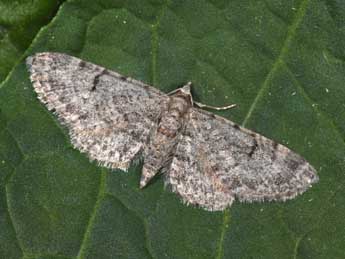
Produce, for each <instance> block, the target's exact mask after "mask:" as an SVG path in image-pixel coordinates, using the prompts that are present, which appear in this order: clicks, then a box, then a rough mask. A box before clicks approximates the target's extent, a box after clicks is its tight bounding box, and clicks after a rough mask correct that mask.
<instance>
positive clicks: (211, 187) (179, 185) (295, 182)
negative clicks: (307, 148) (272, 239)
mask: <svg viewBox="0 0 345 259" xmlns="http://www.w3.org/2000/svg"><path fill="white" fill-rule="evenodd" d="M317 180H318V177H317V175H316V174H315V170H314V169H313V168H312V167H311V166H310V165H309V164H308V163H307V162H306V161H305V160H304V159H303V158H302V157H301V156H299V155H297V154H296V153H294V152H292V151H291V150H289V149H288V148H286V147H285V146H283V145H280V144H278V143H276V142H274V141H272V140H270V139H267V138H265V137H263V136H261V135H259V134H257V133H254V132H252V131H250V130H247V129H244V128H242V127H239V126H238V125H236V124H234V123H233V122H231V121H228V120H226V119H224V118H222V117H219V116H216V115H214V114H211V113H208V112H206V111H202V110H199V109H194V108H193V109H191V111H190V113H189V118H188V119H187V122H186V128H185V130H184V131H183V133H182V135H181V137H180V141H179V144H178V146H177V150H176V154H175V157H174V158H173V161H172V164H171V168H170V171H169V172H168V173H167V175H166V183H167V184H168V185H170V186H171V188H172V191H174V192H176V193H178V194H179V195H180V196H181V197H182V199H183V201H184V202H186V203H188V204H195V205H199V206H201V207H203V208H205V209H207V210H223V209H225V208H226V207H228V206H231V204H232V202H233V201H234V199H235V198H237V199H238V200H240V201H247V202H252V201H264V200H268V201H272V200H283V201H284V200H287V199H291V198H293V197H295V196H296V195H297V194H299V193H302V192H304V191H305V190H306V189H307V188H308V187H309V186H310V185H311V184H312V183H315V182H317Z"/></svg>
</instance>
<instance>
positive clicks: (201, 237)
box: [0, 0, 345, 259]
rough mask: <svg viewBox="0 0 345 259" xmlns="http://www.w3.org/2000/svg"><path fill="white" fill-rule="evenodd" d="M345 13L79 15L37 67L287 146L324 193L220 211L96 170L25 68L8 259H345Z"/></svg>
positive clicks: (325, 5) (14, 93) (13, 145)
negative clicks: (96, 77) (170, 96)
mask: <svg viewBox="0 0 345 259" xmlns="http://www.w3.org/2000/svg"><path fill="white" fill-rule="evenodd" d="M344 17H345V5H344V3H343V1H340V0H338V1H337V0H329V1H326V0H324V1H321V0H318V1H317V0H299V1H298V0H294V1H291V0H288V1H286V0H279V1H277V0H274V1H273V0H271V1H268V0H266V1H254V0H252V1H250V0H241V1H239V0H238V1H221V0H219V1H216V0H209V1H206V0H205V1H204V0H201V1H200V0H199V1H197V0H195V1H159V0H151V1H149V0H145V1H143V0H141V1H139V0H138V1H135V0H131V1H110V0H108V1H107V0H97V1H86V0H84V1H83V0H71V1H67V2H65V3H64V4H63V5H62V7H61V8H60V10H59V12H58V13H57V15H56V16H55V18H54V19H53V21H52V22H51V23H49V25H48V26H46V27H45V28H43V29H42V30H41V31H40V32H39V34H38V35H37V36H36V38H35V40H34V42H33V44H32V45H31V47H30V48H29V49H28V51H27V53H26V54H27V55H30V54H33V53H36V52H41V51H58V52H64V53H67V54H70V55H74V56H77V57H80V58H82V59H85V60H88V61H91V62H93V63H96V64H99V65H102V66H104V67H107V68H109V69H112V70H115V71H118V72H120V73H122V74H124V75H128V76H131V77H133V78H135V79H138V80H142V81H144V82H146V83H149V84H152V85H154V86H156V87H157V88H159V89H161V90H163V91H165V92H169V91H171V90H174V89H176V87H177V86H179V85H181V84H183V83H185V82H187V81H192V82H193V83H194V89H193V94H194V98H195V99H196V100H197V101H200V102H203V103H206V104H209V105H217V106H221V105H226V104H229V103H236V104H238V107H237V108H236V109H232V110H229V111H223V112H218V114H219V115H221V116H224V117H226V118H229V119H231V120H233V121H235V122H237V123H239V124H242V125H243V126H245V127H248V128H250V129H253V130H255V131H257V132H259V133H261V134H263V135H265V136H267V137H269V138H272V139H274V140H276V141H278V142H280V143H282V144H285V145H287V146H288V147H289V148H291V149H292V150H294V151H296V152H297V153H300V154H301V155H302V156H303V157H305V158H306V159H307V160H308V161H309V162H310V163H311V164H312V165H313V166H314V167H315V168H316V169H317V171H318V174H319V177H320V182H319V183H318V184H316V185H315V186H313V188H311V189H310V190H308V191H307V192H306V193H305V194H303V195H301V196H298V197H297V198H296V199H294V200H292V201H288V202H285V203H274V202H272V203H253V204H240V203H239V202H235V204H234V205H233V206H232V207H231V208H230V209H228V210H226V211H225V212H214V213H211V212H206V211H203V210H201V209H198V208H193V207H187V206H185V205H183V204H181V203H180V201H179V199H178V198H177V197H176V195H175V194H173V193H170V192H168V191H167V190H165V189H164V186H163V183H162V180H161V179H158V180H157V181H155V182H153V183H152V184H151V185H150V186H148V187H147V188H146V189H144V190H140V189H139V179H140V170H141V165H137V166H133V167H131V169H130V170H129V172H128V173H124V172H120V171H110V170H106V169H104V168H100V167H98V166H97V165H96V164H95V163H90V162H89V161H88V159H87V158H86V157H85V155H83V154H80V153H79V152H78V151H77V150H74V149H73V148H72V146H71V144H70V142H69V138H68V134H67V131H66V129H65V128H64V127H62V126H61V125H59V124H58V122H57V120H56V117H55V116H54V115H53V114H51V113H49V112H48V111H47V110H46V108H45V107H44V106H43V105H42V104H41V103H40V102H39V101H38V100H37V98H36V94H35V93H34V91H33V88H32V86H31V83H30V82H29V74H28V72H27V70H26V67H25V65H24V63H21V64H19V65H18V66H16V67H15V68H14V69H13V71H12V73H11V75H10V77H8V79H7V80H6V81H5V82H4V83H3V84H2V85H1V87H0V183H1V184H0V229H1V232H0V257H1V258H35V259H38V258H54V259H55V258H67V259H70V258H78V259H83V258H216V259H220V258H344V257H345V250H344V248H343V244H344V242H345V240H344V237H345V228H344V225H345V220H344V217H343V215H344V213H345V191H344V188H343V186H344V184H345V176H344V171H345V159H344V154H345V141H344V140H345V120H344V118H345V104H344V103H345V102H344V100H345V88H344V82H345V48H344V42H345V26H344V24H345V22H344Z"/></svg>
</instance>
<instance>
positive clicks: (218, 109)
mask: <svg viewBox="0 0 345 259" xmlns="http://www.w3.org/2000/svg"><path fill="white" fill-rule="evenodd" d="M193 103H194V104H195V105H196V106H198V107H199V108H209V109H213V110H217V111H221V110H227V109H231V108H234V107H236V104H230V105H227V106H222V107H215V106H211V105H207V104H203V103H199V102H196V101H194V102H193Z"/></svg>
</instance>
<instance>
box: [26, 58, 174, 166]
mask: <svg viewBox="0 0 345 259" xmlns="http://www.w3.org/2000/svg"><path fill="white" fill-rule="evenodd" d="M27 65H28V67H29V70H30V73H31V81H32V82H33V86H34V89H35V91H36V92H37V94H38V98H39V99H40V100H41V101H42V102H43V103H44V104H46V106H47V107H48V109H49V110H53V111H55V113H56V114H57V115H58V117H59V119H60V121H61V122H62V123H63V124H65V125H66V126H67V127H68V129H69V134H70V136H71V141H72V143H73V145H74V146H75V147H76V148H78V149H79V150H80V151H82V152H85V153H87V154H88V156H89V157H90V159H92V160H94V159H95V160H97V161H98V162H99V163H100V164H101V165H104V166H107V167H110V168H121V169H123V170H126V169H128V167H129V164H130V161H131V160H132V159H133V158H134V157H135V156H136V154H137V153H138V152H140V151H141V150H142V148H143V144H144V143H145V142H146V140H147V137H148V135H149V132H150V129H151V128H152V126H154V125H155V124H156V119H157V117H158V116H159V114H160V112H161V110H162V109H163V107H164V106H165V105H166V102H167V99H168V97H167V96H166V95H165V94H164V93H162V92H160V91H159V90H157V89H155V88H153V87H150V86H147V85H145V84H143V83H141V82H139V81H136V80H133V79H131V78H126V77H124V76H122V75H120V74H118V73H115V72H112V71H109V70H107V69H105V68H103V67H100V66H97V65H94V64H92V63H88V62H85V61H82V60H80V59H78V58H75V57H71V56H68V55H66V54H60V53H39V54H36V55H35V56H32V57H29V58H28V59H27Z"/></svg>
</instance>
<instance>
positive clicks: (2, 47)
mask: <svg viewBox="0 0 345 259" xmlns="http://www.w3.org/2000/svg"><path fill="white" fill-rule="evenodd" d="M59 2H61V1H60V0H53V1H47V0H37V1H32V0H20V1H18V0H16V1H13V0H2V1H0V82H1V81H2V80H4V79H5V77H6V76H7V74H8V72H9V71H10V70H11V69H12V67H13V66H14V65H15V64H16V63H17V62H18V61H20V58H21V56H22V55H23V53H24V51H25V50H26V49H27V47H28V46H29V45H30V43H31V41H32V39H33V38H34V37H35V35H36V33H37V31H38V30H39V29H40V28H41V27H42V26H43V25H45V24H47V23H48V22H49V20H50V19H51V17H52V16H53V15H54V13H55V12H56V10H57V7H58V5H59Z"/></svg>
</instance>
